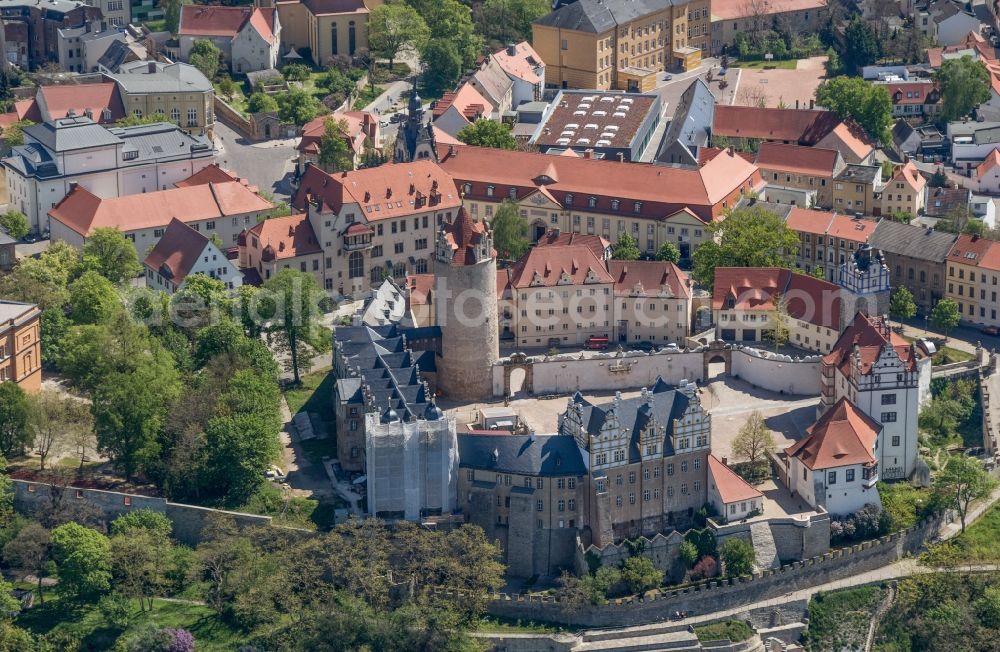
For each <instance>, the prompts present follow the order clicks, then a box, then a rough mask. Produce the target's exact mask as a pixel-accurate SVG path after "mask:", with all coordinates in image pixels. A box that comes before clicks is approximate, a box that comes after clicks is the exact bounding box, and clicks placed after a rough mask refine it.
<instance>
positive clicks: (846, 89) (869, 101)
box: [816, 77, 892, 142]
mask: <svg viewBox="0 0 1000 652" xmlns="http://www.w3.org/2000/svg"><path fill="white" fill-rule="evenodd" d="M816 102H817V103H818V104H819V105H820V106H822V107H824V108H826V109H829V110H830V111H833V112H834V113H835V114H837V116H838V117H840V118H843V119H850V120H853V121H854V122H856V123H858V125H860V127H861V128H862V129H864V130H865V133H867V134H868V136H869V137H871V138H872V139H874V140H880V141H882V142H889V138H890V137H889V126H890V125H891V124H892V98H891V97H889V91H888V90H886V87H885V85H884V84H870V83H868V82H867V81H866V80H864V79H862V78H861V77H834V78H833V79H830V80H827V81H825V82H823V83H822V84H820V85H819V87H818V88H817V89H816Z"/></svg>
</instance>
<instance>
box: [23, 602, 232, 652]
mask: <svg viewBox="0 0 1000 652" xmlns="http://www.w3.org/2000/svg"><path fill="white" fill-rule="evenodd" d="M47 593H50V594H51V595H48V594H47V595H46V599H45V605H44V606H42V605H39V604H38V602H37V600H36V602H35V604H36V606H35V607H33V608H31V609H29V610H27V611H25V612H24V613H22V614H21V615H20V616H18V618H17V621H16V623H17V624H18V625H20V626H21V627H24V628H25V629H28V630H29V631H31V632H33V633H35V634H46V633H48V632H50V631H53V630H59V631H62V632H65V633H68V634H73V635H74V636H77V637H79V638H80V639H81V641H82V642H81V645H80V649H81V650H108V649H111V648H112V647H113V645H114V642H115V641H116V640H118V639H119V638H121V637H122V636H123V635H128V634H129V633H131V632H134V631H135V630H136V629H137V628H138V627H139V626H140V625H142V624H143V623H145V622H146V621H152V622H154V623H156V625H157V626H159V627H174V628H183V629H186V630H188V631H190V632H191V633H192V634H193V635H194V637H195V641H196V642H197V648H198V650H199V651H200V652H216V651H218V652H222V651H224V650H225V651H227V652H229V651H231V650H235V649H236V648H237V647H239V646H240V645H241V644H243V643H245V640H244V639H243V637H242V636H241V635H240V634H239V632H236V631H234V630H232V629H230V628H229V627H228V626H227V625H225V624H224V623H221V622H219V621H218V620H217V619H216V617H215V613H214V612H213V611H212V610H211V609H209V608H208V607H205V606H202V605H195V604H185V603H180V602H168V601H166V600H154V602H153V611H152V612H146V613H142V612H140V611H139V607H138V605H136V606H135V608H134V611H133V612H132V617H131V622H130V623H129V626H128V627H127V628H126V629H125V631H124V632H123V631H121V630H118V629H116V628H114V627H112V626H111V625H110V624H109V623H108V622H107V621H106V620H105V618H104V616H103V615H101V612H100V611H98V609H97V607H96V605H94V604H86V605H82V606H67V605H65V604H63V603H62V602H61V601H60V600H58V598H57V597H56V595H55V593H54V592H47Z"/></svg>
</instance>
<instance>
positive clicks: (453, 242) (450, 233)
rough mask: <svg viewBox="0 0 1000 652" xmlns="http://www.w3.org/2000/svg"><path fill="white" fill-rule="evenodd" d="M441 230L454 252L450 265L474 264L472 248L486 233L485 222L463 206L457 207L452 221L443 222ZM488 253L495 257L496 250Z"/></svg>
mask: <svg viewBox="0 0 1000 652" xmlns="http://www.w3.org/2000/svg"><path fill="white" fill-rule="evenodd" d="M442 231H443V232H444V237H445V239H446V240H447V241H448V244H449V245H450V246H451V249H452V251H453V252H454V254H453V257H452V259H451V265H452V267H462V266H463V265H474V264H475V263H476V257H475V253H474V250H475V247H476V245H478V244H479V243H480V242H481V241H482V238H483V237H484V236H485V235H486V224H485V223H484V222H480V221H478V220H475V219H473V218H472V216H471V215H469V214H468V213H467V212H466V211H465V209H464V208H459V209H458V215H456V216H455V219H454V221H452V222H451V223H445V225H444V226H443V227H442ZM490 253H491V255H492V256H493V257H496V251H494V250H490Z"/></svg>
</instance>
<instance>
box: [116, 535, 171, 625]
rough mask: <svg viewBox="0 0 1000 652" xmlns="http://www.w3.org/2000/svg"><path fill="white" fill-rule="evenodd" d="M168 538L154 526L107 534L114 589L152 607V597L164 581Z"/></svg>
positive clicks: (140, 606) (142, 604)
mask: <svg viewBox="0 0 1000 652" xmlns="http://www.w3.org/2000/svg"><path fill="white" fill-rule="evenodd" d="M171 548H172V546H171V544H170V540H169V539H168V538H167V537H166V536H165V535H164V534H163V533H162V532H159V531H157V530H148V529H138V530H132V531H130V532H127V533H124V534H119V535H117V536H114V537H112V538H111V558H112V564H111V573H112V580H113V584H114V588H115V591H116V592H117V593H120V594H121V595H124V596H125V597H128V598H135V599H136V600H138V601H139V608H140V609H141V610H142V611H152V610H153V598H155V597H156V596H157V595H158V594H159V593H161V591H162V590H163V587H164V585H165V584H166V582H167V580H166V570H167V563H168V561H169V560H170V551H171Z"/></svg>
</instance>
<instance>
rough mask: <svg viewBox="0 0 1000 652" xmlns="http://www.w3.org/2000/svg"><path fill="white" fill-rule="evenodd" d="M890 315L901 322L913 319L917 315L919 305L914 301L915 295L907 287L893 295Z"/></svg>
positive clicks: (898, 289) (899, 289) (890, 303)
mask: <svg viewBox="0 0 1000 652" xmlns="http://www.w3.org/2000/svg"><path fill="white" fill-rule="evenodd" d="M889 314H890V315H891V316H892V318H893V319H895V320H896V321H899V322H903V321H905V320H907V319H912V318H913V317H914V316H915V315H916V314H917V304H916V303H915V302H914V301H913V294H912V293H911V292H910V291H909V290H907V289H906V288H905V287H902V286H901V287H899V288H897V289H896V291H895V292H893V293H892V297H891V298H890V299H889Z"/></svg>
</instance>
